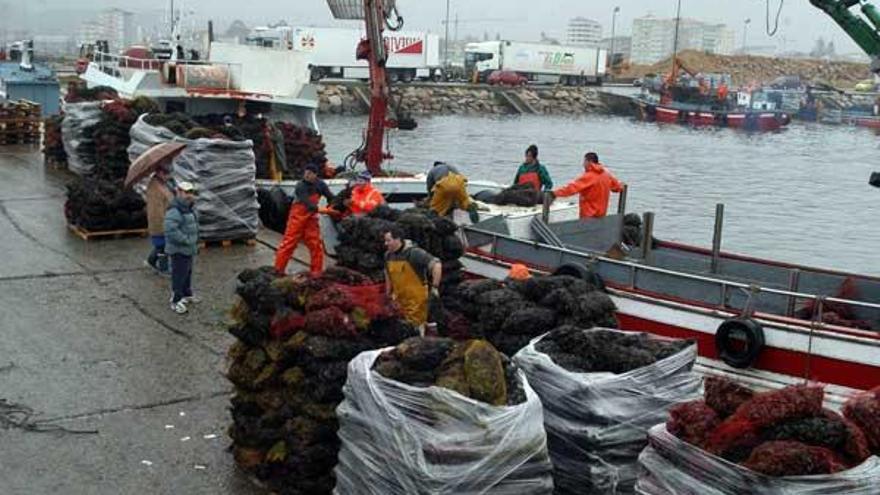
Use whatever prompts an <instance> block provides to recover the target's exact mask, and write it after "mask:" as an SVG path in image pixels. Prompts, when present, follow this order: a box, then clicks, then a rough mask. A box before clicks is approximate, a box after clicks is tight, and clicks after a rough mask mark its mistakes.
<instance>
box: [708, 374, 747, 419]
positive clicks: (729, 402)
mask: <svg viewBox="0 0 880 495" xmlns="http://www.w3.org/2000/svg"><path fill="white" fill-rule="evenodd" d="M703 387H704V388H705V390H706V393H705V397H706V404H707V405H708V406H709V407H711V408H712V409H714V410H715V412H717V413H718V415H719V416H720V417H721V418H722V419H723V418H726V417H728V416H730V415H731V414H733V413H734V412H735V411H736V410H737V408H739V406H741V405H743V404H744V403H746V402H748V401H749V400H751V399H752V397H754V396H755V392H754V391H753V390H752V389H750V388H747V387H743V386H742V385H739V384H738V383H735V382H733V381H732V380H728V379H727V378H721V377H717V376H710V377H706V379H705V380H704V381H703Z"/></svg>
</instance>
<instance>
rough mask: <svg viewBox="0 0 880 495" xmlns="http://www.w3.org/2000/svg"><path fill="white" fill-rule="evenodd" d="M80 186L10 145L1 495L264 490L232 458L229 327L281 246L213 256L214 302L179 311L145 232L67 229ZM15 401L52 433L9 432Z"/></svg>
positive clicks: (239, 248)
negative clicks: (258, 271) (69, 205)
mask: <svg viewBox="0 0 880 495" xmlns="http://www.w3.org/2000/svg"><path fill="white" fill-rule="evenodd" d="M71 178H72V176H71V175H69V173H68V172H65V171H56V170H52V169H51V168H49V167H45V166H44V165H43V163H42V155H41V154H40V153H39V151H38V149H36V148H27V147H0V233H2V234H0V314H2V318H0V493H2V494H4V495H18V494H29V495H30V494H56V493H63V494H65V495H74V494H105V493H106V494H154V493H155V494H172V493H173V494H209V493H210V494H221V493H224V494H225V493H229V494H252V493H253V494H256V493H263V492H262V491H261V490H258V489H256V488H254V487H253V486H252V485H251V484H250V482H249V481H248V480H247V479H246V478H244V477H243V476H242V475H241V474H240V473H238V472H237V471H236V470H235V468H234V465H233V462H232V456H231V455H230V454H229V453H228V452H227V450H226V447H227V446H228V444H229V442H228V439H227V438H226V433H225V431H226V427H227V425H228V424H229V422H230V419H229V415H228V410H227V406H228V401H229V395H230V391H231V386H230V384H229V383H228V382H227V381H226V379H225V378H224V376H223V372H224V368H225V353H226V349H227V348H228V347H229V346H230V345H231V343H232V341H233V338H232V337H231V336H230V335H229V334H228V333H227V332H226V331H225V328H224V321H225V320H226V311H227V310H228V308H229V307H230V305H231V302H232V299H233V289H234V287H235V276H236V274H237V273H238V272H239V271H240V270H242V269H244V268H249V267H258V266H262V265H267V264H271V263H272V258H273V255H274V252H273V251H272V250H271V249H270V248H269V247H266V246H265V245H262V244H257V246H251V247H249V246H244V245H236V246H232V247H229V248H221V247H209V248H207V249H203V250H202V252H201V253H200V255H199V256H198V258H197V261H196V265H195V273H194V290H195V292H196V293H198V294H199V295H200V296H201V297H202V299H203V302H202V303H201V304H199V305H196V306H194V307H192V308H191V312H190V314H187V315H184V316H179V315H176V314H174V313H172V312H171V310H170V309H169V307H168V306H169V305H168V298H169V296H170V281H169V280H168V279H166V278H163V277H160V276H158V275H155V274H153V273H152V272H151V271H149V270H148V269H147V268H145V267H144V265H143V259H144V257H145V255H146V253H147V251H148V249H149V241H148V240H147V239H146V238H127V239H111V240H97V241H95V240H92V241H83V240H81V239H80V238H78V237H76V236H74V235H73V234H71V233H70V232H69V231H68V230H67V228H66V225H65V220H64V215H63V213H62V206H63V203H64V184H65V183H66V182H67V181H69V180H71ZM292 269H293V267H292ZM8 404H15V405H18V406H23V409H24V410H27V409H30V410H32V411H33V413H34V416H33V417H32V418H31V420H39V421H40V422H39V423H38V425H39V426H40V428H38V429H40V430H51V431H32V429H25V428H21V427H17V426H9V425H8V424H7V422H6V421H4V415H3V411H4V405H8ZM21 418H22V416H21V414H19V415H18V416H16V417H15V419H16V421H18V420H20V419H21ZM56 427H61V429H58V428H56ZM90 432H97V433H90Z"/></svg>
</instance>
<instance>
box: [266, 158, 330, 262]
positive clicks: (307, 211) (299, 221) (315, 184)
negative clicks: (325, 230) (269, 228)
mask: <svg viewBox="0 0 880 495" xmlns="http://www.w3.org/2000/svg"><path fill="white" fill-rule="evenodd" d="M318 170H319V169H318V166H317V165H315V164H313V163H310V164H308V165H307V166H306V169H305V173H303V180H301V181H299V183H298V184H297V185H296V189H295V190H294V198H293V205H292V206H291V207H290V216H288V217H287V228H285V229H284V239H282V240H281V245H279V246H278V251H277V252H276V253H275V270H276V271H278V273H280V274H282V275H283V274H285V273H286V272H287V264H288V263H289V262H290V258H291V256H293V251H294V250H295V249H296V246H297V244H299V243H300V241H303V242H304V243H305V245H306V248H308V250H309V257H310V258H311V264H310V265H311V272H312V273H315V274H317V273H321V272H322V271H323V270H324V243H323V241H321V227H320V225H319V223H318V202H319V201H320V200H321V196H324V197H325V198H327V202H328V203H329V202H330V201H333V194H332V193H331V192H330V189H329V188H328V187H327V184H326V183H325V182H324V181H322V180H321V179H319V178H318Z"/></svg>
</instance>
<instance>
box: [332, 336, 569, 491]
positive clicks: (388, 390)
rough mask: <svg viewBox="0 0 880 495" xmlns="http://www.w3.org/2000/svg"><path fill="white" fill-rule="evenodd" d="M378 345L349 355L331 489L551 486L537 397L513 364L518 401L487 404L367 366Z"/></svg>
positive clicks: (541, 488) (526, 488)
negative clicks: (521, 393)
mask: <svg viewBox="0 0 880 495" xmlns="http://www.w3.org/2000/svg"><path fill="white" fill-rule="evenodd" d="M386 350H387V349H386ZM382 352H383V351H382V350H378V351H369V352H364V353H362V354H360V355H359V356H358V357H356V358H355V359H354V360H352V361H351V363H349V367H348V381H347V382H346V384H345V387H344V389H343V392H344V394H345V400H344V401H343V402H342V404H340V406H339V407H338V408H337V410H336V413H337V415H338V417H339V423H340V429H339V438H340V439H341V440H342V448H341V450H340V452H339V463H338V464H337V466H336V490H335V493H336V494H339V495H352V494H354V495H359V494H376V495H380V494H381V495H397V494H401V495H403V494H416V493H430V494H435V495H441V494H448V495H452V494H477V493H479V494H499V495H531V494H549V493H551V492H552V491H553V481H552V478H551V469H552V466H551V464H550V458H549V456H548V454H547V437H546V435H545V433H544V425H543V415H542V412H541V403H540V401H539V400H538V397H537V395H535V392H534V391H533V390H532V389H531V388H530V387H529V385H528V383H526V382H525V378H524V377H522V373H521V372H520V376H521V377H522V379H523V386H524V389H525V394H526V401H525V402H523V403H522V404H519V405H516V406H510V407H493V406H490V405H488V404H485V403H482V402H478V401H475V400H472V399H469V398H467V397H465V396H463V395H460V394H458V393H457V392H453V391H451V390H447V389H444V388H440V387H428V388H418V387H412V386H410V385H406V384H403V383H399V382H396V381H393V380H389V379H387V378H385V377H383V376H381V375H379V374H378V373H375V372H373V370H372V368H373V363H374V362H375V361H376V358H377V357H378V356H379V354H381V353H382Z"/></svg>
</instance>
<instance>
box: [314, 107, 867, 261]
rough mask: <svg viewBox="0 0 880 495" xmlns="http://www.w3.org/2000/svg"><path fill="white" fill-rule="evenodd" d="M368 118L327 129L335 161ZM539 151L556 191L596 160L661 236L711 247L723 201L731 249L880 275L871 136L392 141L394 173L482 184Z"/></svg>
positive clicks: (426, 123)
mask: <svg viewBox="0 0 880 495" xmlns="http://www.w3.org/2000/svg"><path fill="white" fill-rule="evenodd" d="M365 120H366V119H365V118H362V117H338V116H332V117H331V116H327V117H323V118H322V119H321V120H320V122H319V123H320V125H321V128H322V132H323V133H324V136H325V142H326V143H327V147H328V151H329V153H330V155H331V157H332V159H333V160H334V161H337V162H341V160H342V158H343V157H344V156H345V155H346V154H347V153H348V152H350V151H351V150H352V149H354V148H355V147H356V146H357V145H358V144H359V143H360V140H361V135H362V129H363V127H364V124H365ZM531 143H535V144H537V145H538V146H539V147H540V150H541V151H540V159H541V162H542V163H544V164H545V165H546V166H547V167H548V168H549V169H550V173H551V175H552V176H553V180H554V181H555V182H556V183H557V184H562V183H565V182H567V181H569V180H571V179H573V178H574V177H575V176H576V175H577V174H578V173H579V172H580V170H581V165H580V162H581V157H582V156H583V154H584V153H585V152H586V151H596V152H597V153H598V154H599V156H600V158H601V160H602V162H603V163H604V164H605V165H606V166H607V167H608V168H610V169H611V171H612V172H613V173H614V174H615V175H616V176H617V177H618V178H619V179H621V180H623V181H626V182H627V183H628V184H629V186H630V187H629V198H628V210H629V211H635V212H644V211H653V212H654V213H655V214H656V222H655V235H656V236H657V237H659V238H662V239H666V240H674V241H679V242H685V243H689V244H696V245H702V246H709V245H710V244H711V240H712V228H713V222H714V212H715V204H716V203H724V204H725V205H726V212H725V224H724V243H723V248H724V249H725V250H726V251H731V252H737V253H742V254H749V255H754V256H759V257H764V258H770V259H776V260H780V261H786V262H792V263H802V264H808V265H813V266H822V267H827V268H835V269H840V270H847V271H853V272H858V273H866V274H873V275H880V252H878V251H880V189H875V188H872V187H870V186H869V185H868V183H867V182H868V177H869V175H870V173H871V172H872V171H874V170H878V171H880V160H878V158H880V136H878V135H876V134H874V133H873V132H872V131H870V130H866V129H855V128H848V127H833V126H823V125H804V124H797V125H793V126H791V127H790V128H788V129H786V130H785V131H782V132H778V133H768V134H747V133H742V132H737V131H733V130H730V129H690V128H686V127H680V126H658V125H656V124H648V123H641V122H636V121H633V120H631V119H626V118H619V117H596V116H590V117H578V118H568V117H545V116H527V117H526V116H523V117H484V116H449V117H423V118H421V119H420V120H419V128H418V129H416V130H415V131H412V132H398V133H396V134H395V135H394V136H393V138H392V140H391V150H392V152H393V153H394V154H395V156H396V159H395V160H394V162H393V165H392V167H393V168H397V169H402V170H408V171H412V172H419V171H424V170H427V169H428V168H429V167H430V165H431V164H432V163H433V162H434V161H435V160H443V161H447V162H450V163H454V164H456V165H458V166H459V167H460V168H461V169H462V171H464V172H466V173H467V174H468V175H469V176H470V177H472V178H480V179H489V180H495V181H499V182H505V183H509V182H511V181H512V180H513V176H514V174H515V172H516V168H517V166H518V165H519V164H520V163H521V161H522V155H523V152H524V150H525V148H526V147H527V146H528V145H529V144H531Z"/></svg>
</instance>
